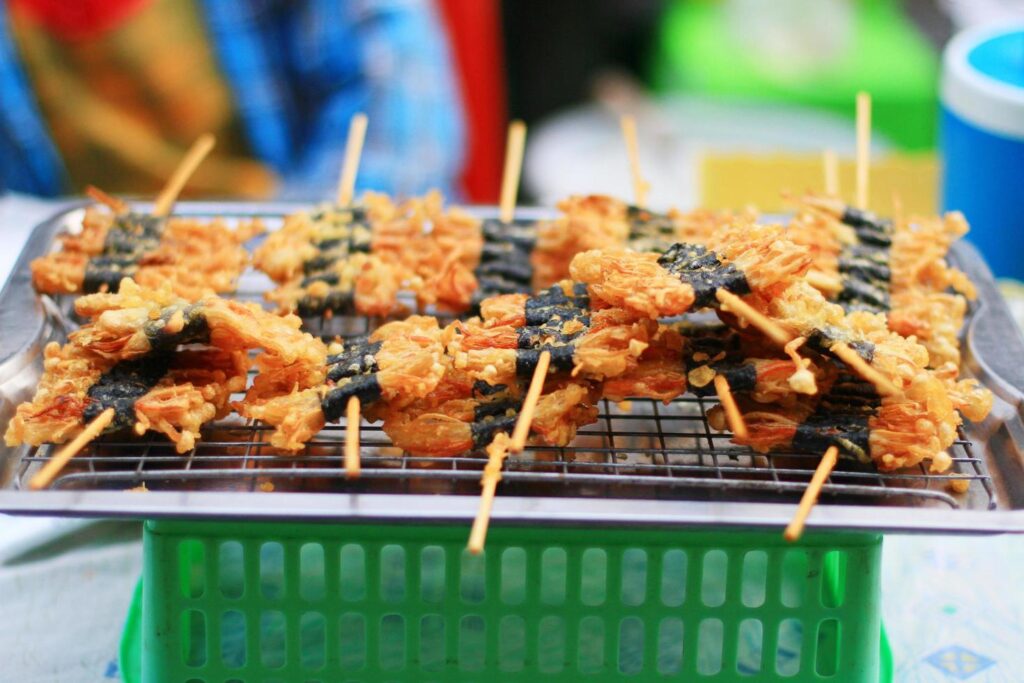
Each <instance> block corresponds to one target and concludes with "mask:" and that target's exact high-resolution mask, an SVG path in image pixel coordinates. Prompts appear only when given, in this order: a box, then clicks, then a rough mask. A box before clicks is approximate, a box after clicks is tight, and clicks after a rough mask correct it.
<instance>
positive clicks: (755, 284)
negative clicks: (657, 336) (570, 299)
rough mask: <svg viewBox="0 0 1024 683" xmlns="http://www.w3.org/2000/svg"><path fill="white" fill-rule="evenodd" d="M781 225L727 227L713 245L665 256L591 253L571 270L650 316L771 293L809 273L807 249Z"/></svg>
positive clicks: (593, 289) (597, 290)
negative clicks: (726, 297) (727, 296)
mask: <svg viewBox="0 0 1024 683" xmlns="http://www.w3.org/2000/svg"><path fill="white" fill-rule="evenodd" d="M782 235H783V229H782V228H781V227H778V226H761V225H756V226H746V225H736V226H728V227H724V228H721V229H719V230H717V231H716V232H715V233H714V234H713V235H712V236H711V237H710V238H709V240H708V246H704V245H691V244H684V243H677V244H675V245H673V246H672V247H670V248H669V249H668V250H667V251H666V252H665V253H664V254H655V253H637V252H629V251H620V250H606V251H600V250H595V251H589V252H585V253H582V254H579V255H577V256H576V257H575V258H574V259H573V260H572V264H571V266H570V272H571V274H572V277H573V279H574V280H577V281H579V282H583V283H585V284H587V285H588V290H589V291H590V294H591V295H592V296H593V297H594V298H596V299H600V300H602V301H604V302H606V303H607V304H608V305H611V306H619V307H622V308H626V309H629V310H633V311H636V312H637V313H639V314H642V315H645V316H648V317H651V318H659V317H668V316H675V315H680V314H682V313H686V312H687V311H689V310H690V309H691V308H694V307H696V308H704V307H708V306H716V305H718V301H717V296H718V294H719V292H720V291H726V292H730V293H733V294H737V295H745V294H748V293H750V292H764V293H765V294H766V295H771V293H772V292H774V291H775V290H777V289H780V288H782V287H785V286H786V285H787V284H788V283H789V282H790V281H791V280H792V279H793V278H794V277H799V276H801V275H803V273H805V272H806V270H807V267H808V266H809V264H810V259H809V258H808V256H807V254H806V253H805V252H804V250H802V249H800V248H799V247H797V246H796V245H794V244H792V243H791V242H787V241H786V240H784V239H782Z"/></svg>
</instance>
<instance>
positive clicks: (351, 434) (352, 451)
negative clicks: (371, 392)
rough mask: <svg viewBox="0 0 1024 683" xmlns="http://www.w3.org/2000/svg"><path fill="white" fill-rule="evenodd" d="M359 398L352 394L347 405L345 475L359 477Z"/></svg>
mask: <svg viewBox="0 0 1024 683" xmlns="http://www.w3.org/2000/svg"><path fill="white" fill-rule="evenodd" d="M359 413H360V405H359V398H358V397H356V396H350V397H349V399H348V403H347V404H346V405H345V477H346V478H347V479H357V478H359V475H360V473H361V465H360V462H359V422H360V419H361V418H360V414H359Z"/></svg>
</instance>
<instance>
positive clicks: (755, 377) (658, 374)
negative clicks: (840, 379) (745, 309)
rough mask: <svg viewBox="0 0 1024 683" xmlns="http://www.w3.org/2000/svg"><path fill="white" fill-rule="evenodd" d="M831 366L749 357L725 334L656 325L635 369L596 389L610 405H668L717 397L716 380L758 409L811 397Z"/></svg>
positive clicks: (828, 376)
mask: <svg viewBox="0 0 1024 683" xmlns="http://www.w3.org/2000/svg"><path fill="white" fill-rule="evenodd" d="M831 375H832V372H831V366H829V365H827V364H820V363H814V362H812V361H811V360H810V359H807V358H799V357H795V358H771V357H757V356H751V355H748V352H747V351H746V350H745V349H744V348H743V346H742V344H741V338H740V336H739V335H738V334H736V333H735V332H734V331H733V330H731V329H729V328H725V329H724V330H721V329H704V328H697V329H690V328H688V327H686V326H679V325H661V326H660V327H659V329H658V331H657V332H656V333H655V334H654V335H652V337H651V339H650V342H649V343H648V346H647V348H646V349H644V351H643V353H642V354H641V355H640V358H639V359H638V362H637V364H636V367H634V368H632V369H630V370H628V371H626V372H625V373H623V374H622V375H619V376H616V377H610V378H608V379H606V380H605V381H604V382H603V384H602V385H601V389H602V392H603V396H604V397H605V398H608V399H611V400H613V401H623V400H626V399H631V398H650V399H655V400H660V401H664V402H666V403H667V402H668V401H670V400H672V399H673V398H676V397H677V396H681V395H682V394H684V393H686V392H687V391H690V393H692V394H694V395H696V396H711V395H714V394H715V393H716V390H715V386H714V384H715V378H716V377H717V376H722V377H724V378H725V380H726V382H727V383H728V385H729V387H730V389H731V391H732V392H734V393H742V394H745V395H747V396H749V397H750V398H751V399H753V400H755V401H757V402H758V403H776V402H778V403H790V402H792V401H794V400H795V399H796V398H797V397H798V396H799V395H800V394H815V393H817V392H818V390H819V387H820V386H821V385H822V383H825V384H826V385H827V384H828V383H830V381H831Z"/></svg>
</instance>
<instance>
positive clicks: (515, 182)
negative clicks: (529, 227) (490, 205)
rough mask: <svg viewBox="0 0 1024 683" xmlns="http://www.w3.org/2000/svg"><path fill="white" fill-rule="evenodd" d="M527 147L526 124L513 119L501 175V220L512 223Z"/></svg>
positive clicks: (509, 129)
mask: <svg viewBox="0 0 1024 683" xmlns="http://www.w3.org/2000/svg"><path fill="white" fill-rule="evenodd" d="M525 148H526V124H525V123H523V122H522V121H513V122H512V123H510V124H509V126H508V142H507V144H506V146H505V170H504V171H503V173H502V175H501V200H500V203H499V205H500V207H501V221H502V222H503V223H511V222H512V219H513V217H514V216H515V211H516V194H517V192H518V190H519V177H520V174H521V173H522V170H523V152H524V150H525Z"/></svg>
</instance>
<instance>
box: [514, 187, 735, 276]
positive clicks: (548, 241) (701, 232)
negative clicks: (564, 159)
mask: <svg viewBox="0 0 1024 683" xmlns="http://www.w3.org/2000/svg"><path fill="white" fill-rule="evenodd" d="M558 209H559V210H560V211H561V212H562V215H561V216H559V217H558V218H556V219H554V220H551V221H545V222H542V223H540V224H538V226H537V242H536V246H535V248H534V251H533V254H532V256H531V260H532V262H533V269H534V288H535V289H537V290H541V289H544V288H546V287H550V286H551V285H552V284H554V283H556V282H559V281H561V280H564V279H566V278H568V277H569V276H570V272H569V264H570V263H571V262H572V260H573V257H575V256H576V255H577V254H580V253H582V252H585V251H590V250H593V249H614V248H629V249H631V250H633V251H640V252H657V253H661V252H664V251H667V250H668V249H669V248H670V247H671V246H672V245H673V244H676V243H677V242H686V243H692V244H703V243H705V242H706V240H707V239H708V237H709V235H711V233H712V232H713V231H714V230H715V229H717V228H719V227H721V226H723V225H726V224H728V223H739V224H744V225H750V224H752V223H753V218H754V215H753V214H752V212H742V213H740V214H733V213H731V212H724V211H710V210H706V209H698V210H696V211H691V212H689V213H683V212H680V211H677V210H675V209H672V210H670V211H669V212H668V213H667V214H659V213H655V212H653V211H650V210H648V209H645V208H641V207H638V206H632V205H629V204H627V203H626V202H623V201H621V200H619V199H615V198H613V197H609V196H607V195H576V196H572V197H569V198H568V199H564V200H562V201H561V202H559V203H558Z"/></svg>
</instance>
